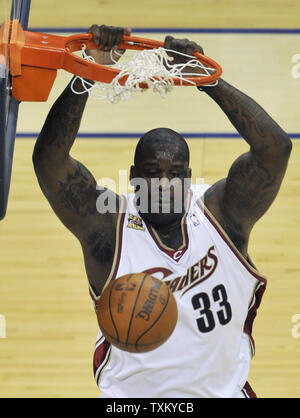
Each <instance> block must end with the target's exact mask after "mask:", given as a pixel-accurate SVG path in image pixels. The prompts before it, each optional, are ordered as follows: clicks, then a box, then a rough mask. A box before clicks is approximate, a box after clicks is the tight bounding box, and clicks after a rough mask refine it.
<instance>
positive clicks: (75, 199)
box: [58, 162, 97, 217]
mask: <svg viewBox="0 0 300 418" xmlns="http://www.w3.org/2000/svg"><path fill="white" fill-rule="evenodd" d="M58 195H59V199H60V202H61V204H62V205H63V207H64V208H65V209H67V210H69V211H71V212H73V213H74V214H76V215H78V216H80V217H85V216H87V215H92V214H93V213H95V212H96V199H97V190H96V184H95V182H94V181H91V174H90V173H89V171H88V170H87V169H86V168H85V167H84V166H83V165H82V164H81V163H80V162H77V163H76V169H75V171H74V172H73V173H70V172H69V173H68V174H67V177H66V179H65V180H64V181H59V190H58Z"/></svg>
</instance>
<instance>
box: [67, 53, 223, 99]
mask: <svg viewBox="0 0 300 418" xmlns="http://www.w3.org/2000/svg"><path fill="white" fill-rule="evenodd" d="M85 49H86V47H85V45H83V47H82V54H83V58H84V59H86V60H87V61H91V62H95V60H94V58H93V57H90V56H88V55H87V54H86V52H85ZM168 52H172V53H174V52H175V51H170V50H168V49H165V48H162V47H160V48H156V49H150V50H142V51H138V52H137V53H136V54H135V55H134V56H133V57H132V58H131V59H130V60H129V61H127V62H126V63H120V62H117V61H115V60H114V59H113V56H112V51H111V53H110V56H111V60H112V61H113V62H114V63H115V64H114V65H113V66H114V68H117V69H119V70H120V73H119V74H117V75H116V77H115V78H114V79H113V80H112V82H111V83H100V82H96V83H94V84H92V83H89V82H88V81H87V80H85V79H83V78H82V77H79V76H77V77H75V78H74V79H73V82H72V84H71V89H72V91H73V92H74V93H76V94H83V93H86V92H88V93H89V96H90V97H91V98H95V99H108V100H109V101H110V102H111V103H114V104H116V103H119V102H120V101H121V100H123V101H127V100H129V99H130V96H131V93H132V92H135V91H144V90H145V89H143V88H141V87H140V83H145V84H147V86H148V89H152V90H153V91H154V92H157V93H159V94H160V95H161V96H162V97H163V98H164V97H166V95H167V94H168V93H169V92H170V91H172V89H173V86H174V80H173V79H174V77H176V78H177V79H179V80H180V84H183V81H185V82H188V83H190V84H191V85H196V83H194V82H193V81H191V80H188V79H186V77H195V76H196V75H197V76H199V77H208V76H210V75H211V74H212V73H213V72H215V69H214V68H210V67H206V66H205V65H204V64H203V63H202V62H200V61H199V60H198V59H196V58H195V57H194V56H190V55H186V54H182V53H180V52H177V51H176V53H177V54H179V55H182V56H184V57H186V58H189V60H188V61H187V62H185V63H180V64H171V65H170V62H169V60H168V57H167V53H168ZM114 53H115V54H117V52H116V51H114ZM118 55H120V54H118ZM191 68H192V69H197V68H198V69H201V73H200V74H199V73H195V72H186V71H185V70H187V69H188V70H189V71H190V70H191ZM124 76H128V78H127V80H126V83H125V85H121V84H120V83H119V80H120V79H121V78H123V77H124ZM77 79H80V80H81V83H82V87H83V89H82V90H81V91H76V90H75V88H74V83H75V81H76V80H77ZM217 84H218V81H216V82H215V83H213V84H208V86H215V85H217Z"/></svg>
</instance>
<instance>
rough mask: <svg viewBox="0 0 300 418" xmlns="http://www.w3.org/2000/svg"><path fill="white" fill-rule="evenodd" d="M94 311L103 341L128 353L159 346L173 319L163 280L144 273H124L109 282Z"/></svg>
mask: <svg viewBox="0 0 300 418" xmlns="http://www.w3.org/2000/svg"><path fill="white" fill-rule="evenodd" d="M96 312H97V319H98V323H99V327H100V329H101V331H102V333H103V335H104V337H105V338H106V339H107V341H108V342H110V343H111V344H113V345H114V346H116V347H118V348H119V349H120V350H124V351H129V352H132V353H145V352H147V351H151V350H154V349H155V348H157V347H159V346H160V345H162V344H163V343H164V342H165V341H167V339H168V338H169V337H170V335H171V334H172V332H173V330H174V328H175V326H176V323H177V304H176V301H175V298H174V296H173V294H172V292H171V291H170V290H169V288H168V287H167V285H166V284H165V283H164V282H162V281H160V280H158V279H156V278H155V277H153V276H150V275H149V274H145V273H138V274H128V275H125V276H122V277H119V278H118V279H116V280H113V281H112V282H110V283H109V285H108V286H107V287H106V288H105V289H104V291H103V293H102V295H101V297H100V299H99V301H98V303H97V306H96Z"/></svg>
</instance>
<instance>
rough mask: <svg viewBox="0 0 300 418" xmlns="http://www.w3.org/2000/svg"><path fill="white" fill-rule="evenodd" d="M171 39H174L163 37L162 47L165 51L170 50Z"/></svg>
mask: <svg viewBox="0 0 300 418" xmlns="http://www.w3.org/2000/svg"><path fill="white" fill-rule="evenodd" d="M173 39H174V38H173V36H171V35H168V36H166V37H165V42H164V47H165V48H166V49H171V43H172V41H173Z"/></svg>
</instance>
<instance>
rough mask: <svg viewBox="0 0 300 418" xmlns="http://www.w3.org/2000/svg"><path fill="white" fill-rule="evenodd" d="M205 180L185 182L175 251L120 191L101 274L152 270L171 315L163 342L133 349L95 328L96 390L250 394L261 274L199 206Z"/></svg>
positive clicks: (117, 394) (129, 394) (130, 394)
mask: <svg viewBox="0 0 300 418" xmlns="http://www.w3.org/2000/svg"><path fill="white" fill-rule="evenodd" d="M208 188H209V186H208V185H201V186H192V188H191V193H190V201H189V208H188V210H187V213H186V215H185V216H184V218H183V220H182V232H183V237H184V239H183V244H182V246H181V247H180V248H179V249H177V250H175V251H174V250H172V249H170V248H168V247H166V246H165V245H164V244H163V243H162V242H161V241H160V239H159V237H158V235H157V234H156V232H155V231H154V229H153V228H152V227H151V226H150V225H148V224H146V223H145V222H144V221H143V220H142V218H141V217H140V215H139V213H138V211H137V209H136V207H135V204H134V195H128V196H126V197H124V203H125V204H126V209H125V210H124V211H123V214H121V215H120V219H119V225H118V231H117V245H116V252H115V260H114V265H113V269H112V272H111V275H110V277H109V279H108V281H110V280H114V279H115V278H117V277H120V276H123V275H125V274H130V273H140V272H148V273H150V274H151V275H153V276H155V277H157V278H159V279H160V280H162V281H164V282H165V283H167V285H168V287H169V288H170V289H171V290H172V292H173V295H174V297H175V299H176V302H177V306H178V322H177V325H176V327H175V330H174V332H173V334H172V335H171V337H170V338H169V339H168V340H167V341H166V342H165V343H164V344H163V345H161V346H160V347H158V348H157V349H155V350H152V351H150V352H147V353H139V354H135V353H129V352H125V351H121V350H119V349H118V348H116V347H114V346H112V345H110V344H109V343H108V342H107V341H106V340H105V339H104V337H103V336H102V334H101V331H99V333H98V337H97V343H96V348H95V356H94V372H95V379H96V382H97V384H98V385H99V388H100V390H101V394H102V395H101V396H103V397H111V398H123V397H126V398H137V397H140V398H148V397H151V398H162V397H163V398H175V397H176V398H184V397H189V398H192V397H195V398H200V397H204V398H205V397H209V398H212V397H226V398H229V397H230V398H231V397H244V396H246V397H249V396H255V393H254V392H253V391H252V389H251V387H250V386H249V384H248V383H247V377H248V373H249V365H250V360H251V357H252V355H253V354H254V343H253V340H252V337H251V332H252V324H253V320H254V318H255V316H256V309H257V308H258V306H259V304H260V301H261V297H262V295H263V292H264V290H265V286H266V279H265V278H264V277H262V276H261V275H260V274H259V273H258V272H257V271H256V270H255V269H254V268H253V267H252V266H251V265H250V263H249V262H248V261H246V260H245V259H244V257H242V255H241V254H240V253H239V252H238V250H237V249H236V247H235V246H234V244H233V243H232V242H231V241H230V239H229V238H228V236H227V235H226V233H225V232H224V231H223V229H222V228H221V227H220V225H219V224H218V223H217V221H216V220H215V219H214V217H213V216H212V214H211V213H209V211H208V210H207V208H206V207H204V205H203V203H202V200H201V199H199V197H200V196H202V195H203V194H204V192H205V191H206V190H207V189H208ZM91 294H92V296H93V298H94V299H97V296H96V295H94V294H93V292H92V291H91Z"/></svg>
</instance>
